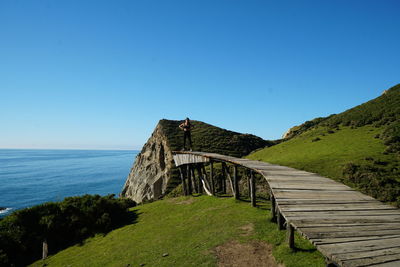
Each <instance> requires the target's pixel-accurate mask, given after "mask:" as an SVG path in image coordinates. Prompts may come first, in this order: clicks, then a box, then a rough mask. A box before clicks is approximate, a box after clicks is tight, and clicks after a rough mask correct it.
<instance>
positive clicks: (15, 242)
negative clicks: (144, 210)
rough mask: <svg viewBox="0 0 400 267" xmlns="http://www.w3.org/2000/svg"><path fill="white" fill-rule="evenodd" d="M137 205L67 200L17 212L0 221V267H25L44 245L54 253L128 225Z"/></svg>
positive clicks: (122, 201) (121, 201) (99, 199)
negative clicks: (130, 208) (44, 243)
mask: <svg viewBox="0 0 400 267" xmlns="http://www.w3.org/2000/svg"><path fill="white" fill-rule="evenodd" d="M134 205H135V203H134V202H133V201H132V200H129V199H116V198H115V197H114V195H108V196H104V197H101V196H99V195H84V196H80V197H68V198H65V199H64V200H63V201H62V202H48V203H44V204H41V205H37V206H34V207H31V208H26V209H22V210H18V211H15V212H14V213H12V214H10V215H9V216H7V217H5V218H4V219H3V220H1V221H0V247H1V250H0V266H25V265H26V264H29V263H30V262H32V261H35V260H38V259H40V257H41V253H42V242H43V241H44V240H46V241H47V243H48V246H49V252H50V253H55V252H57V251H59V250H61V249H63V248H66V247H68V246H70V245H72V244H76V243H79V242H82V241H83V240H84V239H85V238H87V237H90V236H93V235H95V234H97V233H103V234H105V233H107V232H109V231H111V230H112V229H114V228H116V227H119V226H121V225H123V224H125V223H127V222H129V221H132V219H133V217H132V215H134V214H133V213H131V212H128V208H129V207H132V206H134Z"/></svg>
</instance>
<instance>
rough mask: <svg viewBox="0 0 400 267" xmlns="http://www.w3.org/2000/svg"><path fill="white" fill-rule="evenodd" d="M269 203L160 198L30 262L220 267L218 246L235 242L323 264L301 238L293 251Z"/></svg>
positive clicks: (291, 261)
mask: <svg viewBox="0 0 400 267" xmlns="http://www.w3.org/2000/svg"><path fill="white" fill-rule="evenodd" d="M268 205H269V204H268V203H264V204H263V205H261V206H260V207H259V208H252V207H251V206H250V205H249V203H247V202H238V201H235V200H233V199H231V198H215V197H207V196H200V197H186V198H185V197H181V198H174V199H166V200H161V201H156V202H153V203H149V204H145V205H142V206H138V207H136V208H134V209H135V210H136V213H137V214H138V219H137V221H136V222H134V223H132V224H130V225H127V226H125V227H122V228H120V229H117V230H114V231H112V232H110V233H109V234H107V235H105V236H100V235H99V236H96V237H94V238H90V239H88V240H86V241H85V242H84V243H83V244H82V245H76V246H73V247H70V248H68V249H66V250H64V251H61V252H59V253H58V254H56V255H53V256H51V257H49V258H48V259H46V260H45V261H38V262H36V263H34V264H33V265H32V266H43V265H44V264H46V266H217V258H216V256H215V248H216V247H217V246H219V245H222V244H225V243H227V242H229V241H232V240H237V241H238V242H239V243H249V242H252V241H254V240H260V241H266V242H269V243H271V244H272V245H273V255H274V256H275V258H276V259H277V261H280V262H282V261H283V262H284V264H285V265H286V266H287V267H290V266H296V267H301V266H307V267H308V266H316V267H317V266H325V265H324V260H323V257H322V256H321V255H320V253H319V252H317V251H316V250H315V249H314V248H313V246H312V245H311V244H310V243H309V242H308V241H306V240H304V239H302V238H300V237H299V236H296V246H297V248H299V250H298V251H297V252H292V251H290V249H289V248H288V246H287V245H286V243H285V231H278V230H277V226H276V224H274V223H270V222H269V219H270V218H269V212H268V211H267V210H266V209H268V208H269V206H268ZM263 253H264V252H263ZM163 255H164V256H163ZM250 256H251V255H250ZM128 264H130V265H128Z"/></svg>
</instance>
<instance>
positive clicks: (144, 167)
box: [121, 120, 273, 203]
mask: <svg viewBox="0 0 400 267" xmlns="http://www.w3.org/2000/svg"><path fill="white" fill-rule="evenodd" d="M180 123H181V121H173V120H161V121H160V122H159V123H158V124H157V126H156V128H155V130H154V132H153V134H152V135H151V137H150V138H149V140H148V141H147V143H146V144H145V145H144V146H143V148H142V151H141V152H140V153H139V154H138V155H137V157H136V160H135V163H134V165H133V167H132V169H131V171H130V173H129V176H128V178H127V180H126V182H125V185H124V187H123V189H122V192H121V196H122V197H128V198H131V199H133V200H134V201H135V202H137V203H141V202H143V201H148V200H156V199H159V198H160V197H162V196H164V195H165V194H166V193H168V192H169V191H171V190H172V189H173V188H175V187H176V186H177V185H178V184H179V183H180V178H179V175H178V173H179V171H178V169H177V168H176V167H175V165H174V162H173V156H172V151H174V150H180V149H181V148H182V137H183V133H182V131H180V129H179V127H178V126H179V124H180ZM192 124H193V126H194V128H193V131H192V139H193V149H194V150H197V151H205V152H214V153H221V154H225V155H229V156H235V157H242V156H244V155H247V154H249V153H250V152H251V151H253V150H255V149H258V148H263V147H265V146H270V145H272V144H273V142H270V141H266V140H263V139H262V138H260V137H257V136H254V135H251V134H241V133H236V132H232V131H228V130H225V129H221V128H218V127H215V126H213V125H210V124H207V123H204V122H200V121H192Z"/></svg>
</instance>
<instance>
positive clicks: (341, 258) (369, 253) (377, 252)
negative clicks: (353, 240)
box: [333, 247, 400, 261]
mask: <svg viewBox="0 0 400 267" xmlns="http://www.w3.org/2000/svg"><path fill="white" fill-rule="evenodd" d="M396 254H397V255H399V254H400V247H397V248H385V249H378V250H372V251H362V252H356V253H343V254H339V255H335V256H333V259H335V260H337V261H345V260H353V259H362V258H368V257H376V256H387V255H396Z"/></svg>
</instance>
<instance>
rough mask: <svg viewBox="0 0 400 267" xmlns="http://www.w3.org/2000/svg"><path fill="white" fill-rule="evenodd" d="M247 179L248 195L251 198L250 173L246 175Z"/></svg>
mask: <svg viewBox="0 0 400 267" xmlns="http://www.w3.org/2000/svg"><path fill="white" fill-rule="evenodd" d="M246 179H247V191H248V192H247V193H248V198H251V190H250V187H251V186H250V173H248V174H247V175H246Z"/></svg>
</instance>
